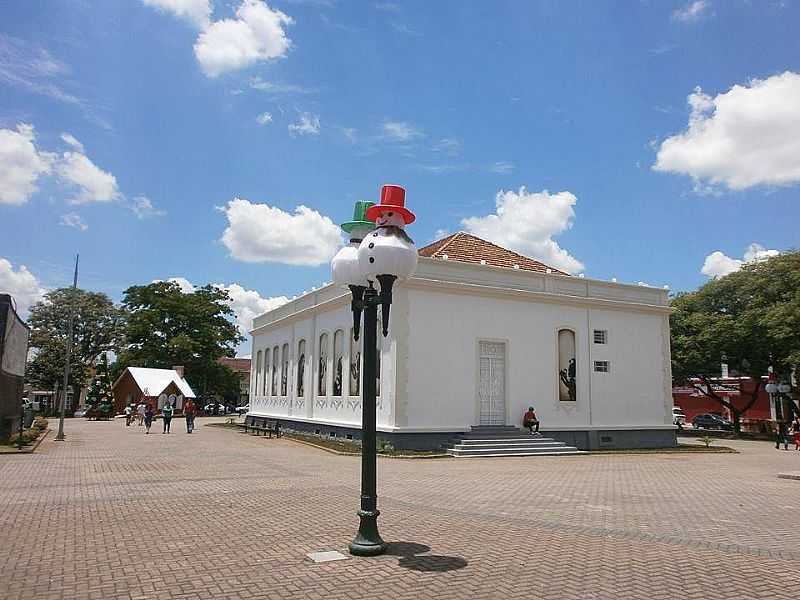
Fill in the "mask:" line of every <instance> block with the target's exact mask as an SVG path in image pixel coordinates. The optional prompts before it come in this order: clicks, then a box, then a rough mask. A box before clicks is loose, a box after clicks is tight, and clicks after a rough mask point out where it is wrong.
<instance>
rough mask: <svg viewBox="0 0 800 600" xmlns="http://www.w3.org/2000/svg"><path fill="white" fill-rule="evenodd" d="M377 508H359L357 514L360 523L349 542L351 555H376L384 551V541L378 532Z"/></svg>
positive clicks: (378, 512)
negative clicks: (353, 537)
mask: <svg viewBox="0 0 800 600" xmlns="http://www.w3.org/2000/svg"><path fill="white" fill-rule="evenodd" d="M379 514H381V513H380V511H379V510H374V511H373V510H360V511H358V516H359V517H360V518H361V525H360V526H359V528H358V533H357V534H356V537H355V539H354V540H353V541H352V542H350V546H349V548H350V554H352V555H353V556H377V555H379V554H383V553H384V552H386V542H384V541H383V540H382V539H381V534H380V533H378V515H379Z"/></svg>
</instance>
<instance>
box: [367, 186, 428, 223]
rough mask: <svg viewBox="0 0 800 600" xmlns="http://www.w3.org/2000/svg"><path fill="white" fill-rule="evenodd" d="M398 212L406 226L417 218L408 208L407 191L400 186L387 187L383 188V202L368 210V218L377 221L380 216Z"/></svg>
mask: <svg viewBox="0 0 800 600" xmlns="http://www.w3.org/2000/svg"><path fill="white" fill-rule="evenodd" d="M386 212H396V213H399V214H400V215H402V216H403V220H404V221H405V222H406V225H408V224H409V223H413V222H414V219H416V218H417V217H416V216H415V215H414V213H412V212H411V211H410V210H408V209H407V208H406V191H405V189H403V188H402V187H400V186H399V185H385V186H383V188H381V202H380V204H376V205H374V206H370V207H369V208H368V209H367V218H368V219H369V220H370V221H375V220H376V219H377V218H378V215H381V214H383V213H386Z"/></svg>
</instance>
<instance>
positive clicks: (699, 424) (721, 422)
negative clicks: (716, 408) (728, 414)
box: [692, 413, 733, 431]
mask: <svg viewBox="0 0 800 600" xmlns="http://www.w3.org/2000/svg"><path fill="white" fill-rule="evenodd" d="M692 426H693V427H694V428H695V429H723V430H726V431H730V430H732V429H733V423H731V422H730V421H728V420H727V419H725V418H723V417H720V416H717V415H712V414H709V413H705V414H702V415H697V416H696V417H695V418H694V419H692Z"/></svg>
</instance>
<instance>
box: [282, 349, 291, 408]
mask: <svg viewBox="0 0 800 600" xmlns="http://www.w3.org/2000/svg"><path fill="white" fill-rule="evenodd" d="M288 386H289V344H284V345H283V348H282V349H281V396H285V395H286V393H287V391H288V390H287V388H288Z"/></svg>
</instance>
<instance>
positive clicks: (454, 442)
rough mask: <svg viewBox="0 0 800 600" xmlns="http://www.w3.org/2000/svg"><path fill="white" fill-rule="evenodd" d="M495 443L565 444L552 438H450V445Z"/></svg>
mask: <svg viewBox="0 0 800 600" xmlns="http://www.w3.org/2000/svg"><path fill="white" fill-rule="evenodd" d="M497 444H506V445H510V444H516V445H522V446H540V445H548V444H549V445H561V446H564V445H566V444H565V443H564V442H557V441H556V440H554V439H553V438H532V437H527V438H497V439H485V440H473V439H460V440H451V441H450V445H451V446H452V445H460V446H486V445H497Z"/></svg>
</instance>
